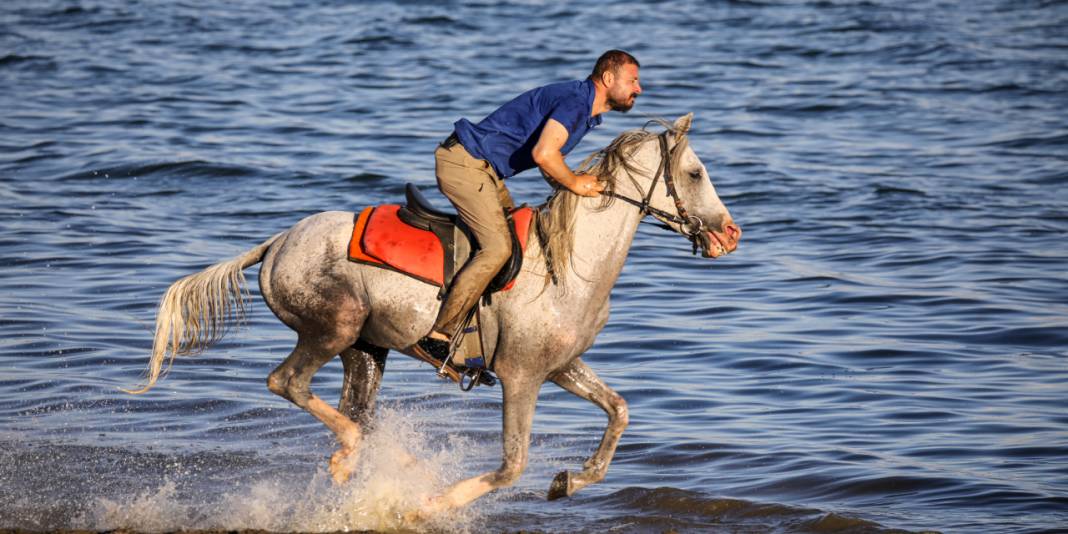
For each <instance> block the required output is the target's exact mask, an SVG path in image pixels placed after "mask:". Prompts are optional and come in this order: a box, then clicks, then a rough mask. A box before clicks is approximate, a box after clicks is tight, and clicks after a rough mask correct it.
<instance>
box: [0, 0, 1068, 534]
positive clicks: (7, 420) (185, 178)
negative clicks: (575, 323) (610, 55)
mask: <svg viewBox="0 0 1068 534" xmlns="http://www.w3.org/2000/svg"><path fill="white" fill-rule="evenodd" d="M615 47H618V48H623V49H626V50H628V51H630V52H632V53H634V54H635V55H636V56H637V57H638V58H639V60H640V61H641V62H642V66H643V68H642V79H643V85H644V89H645V94H643V95H642V96H641V97H639V99H638V103H637V105H636V107H635V109H634V110H633V111H632V112H631V113H630V114H627V115H621V114H609V115H607V116H606V117H605V122H604V124H603V125H602V127H600V128H598V129H597V130H596V131H595V132H593V133H591V134H590V135H589V136H587V137H586V139H585V140H584V141H583V142H582V144H581V145H580V146H579V148H578V149H577V150H576V151H575V153H573V154H572V157H571V158H569V161H570V162H571V163H572V164H577V162H578V161H580V160H581V158H582V157H583V156H585V155H586V154H588V153H590V152H592V151H594V150H596V149H597V148H600V147H602V146H604V145H605V144H607V143H608V142H609V141H610V140H611V139H612V138H614V137H615V135H617V134H618V133H620V132H622V131H624V130H626V129H630V128H636V127H640V126H642V125H643V124H644V123H645V121H646V120H648V119H649V118H651V117H667V118H675V117H677V116H679V115H682V114H684V113H687V112H691V111H692V112H694V114H695V122H694V131H693V132H692V134H691V143H692V145H693V147H694V149H695V151H696V152H697V153H698V155H699V156H700V157H701V158H702V159H703V161H704V162H705V163H706V164H707V165H708V168H709V172H710V174H711V175H712V178H713V181H714V183H715V184H716V187H717V190H718V191H719V193H720V195H721V197H722V198H723V199H724V201H725V202H726V204H727V205H728V207H729V208H730V210H731V212H732V214H733V215H734V217H735V219H736V221H737V222H738V223H739V224H740V225H741V226H742V228H743V229H744V231H745V237H744V238H743V240H742V243H741V246H740V247H739V249H738V251H737V252H736V253H735V254H732V255H730V256H728V257H726V258H722V259H718V260H715V261H709V260H705V259H701V258H694V257H692V256H690V255H689V250H688V247H689V245H688V243H686V242H685V241H684V240H683V239H681V238H679V237H678V236H674V235H671V234H668V233H665V232H661V231H660V230H657V229H656V228H654V227H652V226H648V227H645V226H643V228H642V229H641V230H640V231H639V234H638V236H637V238H636V240H635V244H634V248H633V249H632V252H631V256H630V259H629V260H628V264H627V267H626V269H625V271H624V272H623V275H622V276H621V278H620V280H619V284H618V286H617V287H616V288H615V291H614V293H613V315H612V317H611V320H610V321H609V323H608V326H607V327H606V328H605V330H604V331H603V333H602V334H601V336H600V337H599V339H598V342H597V344H596V345H595V346H594V347H593V349H591V350H590V351H589V353H588V354H587V355H586V360H587V361H588V363H589V364H590V365H591V366H592V367H593V368H594V369H596V370H597V372H598V373H599V374H600V375H601V377H602V378H603V379H604V380H605V381H606V382H607V383H608V384H610V385H612V386H613V387H615V388H616V389H617V390H618V391H619V392H620V393H621V394H622V395H623V397H624V398H625V399H626V400H627V401H628V402H629V405H630V413H631V424H630V427H629V428H628V430H627V432H626V433H625V434H624V436H623V439H622V442H621V444H620V447H619V451H618V454H617V456H616V460H615V462H614V464H613V465H612V468H611V470H610V471H609V474H608V477H607V479H606V480H605V481H604V482H602V483H600V484H598V485H595V486H591V487H589V488H587V489H585V490H583V491H581V492H579V493H578V494H576V495H575V496H574V497H573V498H571V499H568V500H564V501H555V502H546V501H545V493H546V489H547V488H548V485H549V481H550V480H551V478H552V476H553V475H554V474H555V473H556V472H557V471H559V470H561V469H567V468H570V469H576V468H579V467H580V466H581V463H582V461H583V460H584V459H585V458H586V457H587V456H588V455H589V454H590V453H591V452H592V451H593V449H594V447H595V446H596V443H597V440H598V439H599V437H600V433H601V430H602V428H603V425H604V422H605V418H604V416H603V414H602V413H601V412H600V411H599V410H598V409H597V408H595V407H593V406H592V405H589V404H587V403H585V402H584V401H581V400H579V399H577V398H575V397H572V396H571V395H569V394H567V393H564V392H563V391H561V390H559V389H557V388H556V387H555V386H552V385H551V384H550V385H548V386H546V387H544V388H543V390H542V394H541V399H540V403H539V408H538V413H537V415H536V417H535V426H534V435H533V443H532V449H531V460H530V463H529V467H528V469H527V471H526V473H525V475H524V477H523V478H522V479H521V480H520V482H519V483H518V484H517V485H516V486H514V487H513V488H510V489H507V490H502V491H500V492H497V493H496V494H493V495H492V496H490V497H488V498H486V499H483V500H480V501H478V502H477V503H475V504H474V505H473V506H471V507H469V508H468V509H466V510H464V511H463V512H462V513H460V514H456V515H453V516H449V517H443V518H439V519H438V520H437V521H435V522H433V523H431V524H428V525H426V528H429V529H432V530H434V529H436V530H441V531H467V532H483V531H492V532H503V531H516V530H524V531H544V532H604V531H613V532H664V531H668V530H672V529H674V530H675V531H678V532H702V531H716V532H744V533H748V532H769V531H774V532H870V531H884V530H897V529H900V530H908V531H926V530H932V531H944V532H976V533H979V532H982V533H991V532H993V533H1000V532H1040V531H1053V530H1057V529H1064V528H1068V415H1065V414H1066V413H1068V412H1066V410H1065V408H1066V407H1068V403H1066V399H1068V363H1066V362H1068V272H1066V267H1068V245H1066V242H1065V238H1066V235H1068V187H1065V184H1066V182H1068V113H1066V112H1065V110H1066V109H1068V3H1066V2H1063V1H1056V0H1048V1H1038V0H1033V1H1032V0H1026V1H1015V0H1014V1H1009V0H978V1H974V2H951V1H934V0H922V1H917V2H894V1H890V0H871V1H859V0H858V1H852V0H849V1H833V0H832V1H803V0H784V1H770V0H769V1H757V0H752V1H743V0H738V1H709V2H697V1H681V2H648V3H634V4H626V3H615V2H613V3H607V4H606V3H601V2H592V1H588V0H580V1H574V2H568V3H553V2H507V3H494V2H474V1H462V2H452V1H441V2H421V1H406V2H397V3H394V4H378V3H361V2H342V1H334V2H330V1H323V2H290V1H282V0H270V1H266V2H259V1H256V2H253V1H247V0H238V1H233V2H162V1H120V0H84V1H71V0H42V1H18V0H15V1H8V2H5V3H4V4H3V6H2V7H0V325H2V329H0V332H2V334H3V335H2V337H0V528H23V529H32V530H47V529H71V528H84V529H91V530H108V529H116V528H124V529H132V530H142V531H159V530H175V529H242V528H262V529H268V530H276V531H293V530H305V531H306V530H361V529H375V530H390V529H395V528H398V527H399V523H398V522H397V516H398V514H400V513H402V512H403V510H404V509H405V507H406V506H409V505H410V503H412V502H413V500H414V499H417V498H418V497H419V496H420V495H425V494H428V493H429V492H431V491H433V490H435V489H436V488H441V487H443V486H444V485H446V484H449V483H451V482H454V481H456V480H458V479H460V478H462V477H466V476H471V475H472V474H474V473H477V472H481V471H485V470H487V469H492V468H494V467H496V465H498V462H499V453H500V443H499V429H500V418H499V417H500V414H499V405H500V391H499V388H493V389H489V388H479V389H477V390H476V391H474V392H472V393H469V394H462V393H460V392H459V391H458V390H457V388H456V387H455V386H453V385H450V384H448V383H443V382H441V381H439V380H437V379H435V378H434V376H433V371H432V370H431V369H430V368H429V367H426V366H423V365H422V364H419V363H417V362H416V361H414V360H411V359H409V358H403V357H394V358H392V359H391V360H390V362H389V364H388V366H387V372H386V377H385V380H384V385H383V389H382V393H381V396H380V402H381V403H382V404H381V409H380V411H379V413H378V424H377V430H376V431H375V433H374V434H372V435H371V436H370V437H369V438H368V443H367V445H366V447H365V449H364V452H363V456H362V458H363V460H362V462H363V463H362V464H361V467H360V471H359V473H358V475H357V476H356V478H355V479H354V480H353V481H352V482H351V483H350V484H348V485H346V486H343V487H340V488H335V487H333V486H332V485H331V484H330V482H329V476H328V475H327V474H326V471H325V464H326V460H327V459H328V458H329V455H330V453H331V452H332V450H333V442H332V439H331V436H330V435H329V433H328V432H327V431H326V429H325V428H324V427H323V426H322V425H320V424H319V423H318V422H316V421H315V420H313V419H312V417H311V416H309V415H308V414H306V413H304V412H303V411H301V410H300V409H298V408H296V407H295V406H293V405H291V404H289V403H287V402H286V401H284V400H283V399H281V398H279V397H276V396H275V395H273V394H271V393H270V392H268V391H267V389H266V387H265V378H266V376H267V373H269V372H270V370H271V369H273V368H274V366H276V365H277V364H278V363H279V362H281V360H282V359H283V358H284V357H285V356H286V355H287V354H288V353H289V351H290V350H291V349H292V345H293V343H294V340H295V335H294V334H293V332H291V331H289V330H288V329H287V328H286V327H285V326H283V325H282V324H281V323H280V322H278V321H277V320H276V319H275V318H274V317H273V315H271V313H270V312H269V311H268V310H267V308H266V306H265V305H264V304H263V302H262V300H260V299H259V298H258V295H257V294H256V284H255V273H256V268H252V269H250V270H249V272H248V276H249V278H250V281H252V283H251V284H250V285H251V287H252V291H253V295H252V296H253V299H254V300H253V302H254V304H253V306H252V310H251V315H250V317H249V321H248V324H247V326H246V327H245V328H242V329H239V330H236V331H234V332H232V333H231V334H230V335H229V336H228V337H227V338H225V339H224V341H223V342H222V343H220V344H219V345H217V346H216V347H214V348H213V349H211V350H210V351H208V352H207V353H205V354H203V355H201V356H198V357H190V358H182V359H179V360H178V361H177V362H176V363H175V365H174V367H173V370H172V372H171V373H170V374H169V376H167V377H166V378H165V379H164V380H163V381H162V382H161V383H160V384H159V386H157V387H156V388H155V389H154V390H153V391H151V392H150V393H149V394H146V395H143V396H139V397H133V396H129V395H126V394H123V393H121V392H119V391H117V389H116V388H117V387H119V386H123V387H129V386H132V385H134V384H137V383H138V381H139V379H140V378H139V377H140V375H141V373H142V371H143V369H144V366H145V363H146V360H147V357H148V352H149V348H150V346H151V337H152V336H151V328H152V324H153V321H154V317H155V306H156V303H157V300H158V299H159V297H160V295H161V294H162V293H163V291H164V290H165V289H166V288H167V286H168V285H170V283H172V282H173V281H174V280H176V279H177V278H179V277H181V276H184V275H186V274H189V273H192V272H195V271H198V270H200V269H202V268H204V267H206V266H207V265H210V264H212V263H215V262H216V261H219V260H222V259H226V258H229V257H232V256H234V255H236V254H238V253H240V252H242V251H244V250H246V249H248V248H250V247H252V246H253V245H255V244H258V243H260V242H261V241H262V240H264V239H265V238H266V237H268V236H270V235H272V234H273V233H275V232H278V231H281V230H283V229H285V228H288V227H290V226H291V225H293V224H294V223H296V222H297V221H298V220H300V219H301V218H303V217H305V216H307V215H309V214H312V213H315V212H318V211H324V210H335V209H343V210H356V209H359V208H361V207H363V206H366V205H369V204H374V203H381V202H395V201H397V200H398V199H400V198H401V194H402V187H403V184H404V183H405V182H406V181H411V182H415V183H417V184H420V185H422V186H424V189H425V190H427V191H428V192H432V193H433V194H432V199H434V200H435V201H436V202H437V203H438V204H439V205H442V206H443V205H445V202H444V200H443V198H442V197H441V196H440V195H439V194H438V193H437V192H436V191H434V190H433V183H434V179H433V165H434V163H433V156H432V153H433V150H434V148H435V145H436V143H437V142H438V141H440V140H441V139H442V138H444V137H445V136H446V135H448V133H449V132H450V130H451V124H452V122H453V121H455V120H456V119H458V118H460V117H464V116H466V117H468V118H471V119H472V120H477V119H479V118H481V117H482V116H484V115H485V114H486V113H488V112H490V111H492V110H493V109H494V108H495V107H496V106H497V105H499V104H501V103H503V102H504V101H506V100H507V99H509V98H511V97H512V96H514V95H515V94H518V93H519V92H520V91H522V90H525V89H527V88H530V87H534V86H536V85H540V84H544V83H549V82H554V81H561V80H568V79H579V78H582V77H584V76H585V75H586V74H587V73H588V71H589V69H590V68H591V66H592V63H593V61H594V60H595V59H596V57H597V56H598V55H599V54H600V53H601V52H602V51H604V50H606V49H609V48H615ZM509 186H510V187H511V189H512V191H513V195H514V196H515V197H517V199H518V200H521V201H527V202H531V203H538V202H541V201H542V200H543V199H544V198H545V196H546V195H547V194H548V188H547V186H546V185H545V184H544V183H543V182H542V180H541V179H540V177H539V176H538V175H537V173H536V172H528V173H526V174H522V175H519V176H517V177H515V178H514V179H512V180H510V182H509ZM340 382H341V367H340V363H339V362H337V361H335V362H332V363H331V364H329V365H327V367H325V368H324V369H323V371H322V372H321V373H320V374H319V375H318V376H317V377H316V381H315V383H314V388H315V390H316V391H317V392H318V393H319V394H320V395H321V396H323V397H324V398H326V399H328V400H329V399H335V398H336V395H337V392H338V390H339V387H340ZM398 443H403V444H405V446H406V447H407V448H408V449H410V450H412V451H413V452H415V453H416V454H417V456H419V457H420V458H422V459H424V460H425V463H424V464H422V465H421V466H419V467H417V468H402V467H400V466H399V464H398V461H397V457H396V451H397V444H398Z"/></svg>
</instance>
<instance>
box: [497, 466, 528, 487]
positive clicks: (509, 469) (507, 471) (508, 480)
mask: <svg viewBox="0 0 1068 534" xmlns="http://www.w3.org/2000/svg"><path fill="white" fill-rule="evenodd" d="M523 467H524V466H522V465H515V466H505V467H502V468H500V469H499V470H497V472H496V473H494V474H493V486H494V487H496V488H507V487H510V486H512V485H514V484H515V483H516V482H519V477H521V476H522V475H523Z"/></svg>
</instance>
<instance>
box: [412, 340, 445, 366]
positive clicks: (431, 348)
mask: <svg viewBox="0 0 1068 534" xmlns="http://www.w3.org/2000/svg"><path fill="white" fill-rule="evenodd" d="M416 346H418V347H419V348H420V349H423V352H425V353H426V354H427V356H430V357H432V358H434V359H435V360H438V361H441V362H443V361H445V360H447V359H449V341H448V340H447V339H438V338H436V337H430V336H426V337H424V338H423V339H420V340H419V341H418V342H416Z"/></svg>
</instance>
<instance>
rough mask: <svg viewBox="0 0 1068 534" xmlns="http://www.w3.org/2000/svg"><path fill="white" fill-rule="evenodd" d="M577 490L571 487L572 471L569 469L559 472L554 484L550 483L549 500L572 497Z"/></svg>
mask: <svg viewBox="0 0 1068 534" xmlns="http://www.w3.org/2000/svg"><path fill="white" fill-rule="evenodd" d="M574 492H575V491H574V490H573V489H571V473H568V472H567V471H561V472H559V473H558V474H557V475H556V477H555V478H553V482H552V484H549V500H550V501H555V500H556V499H560V498H563V497H570V496H571V494H572V493H574Z"/></svg>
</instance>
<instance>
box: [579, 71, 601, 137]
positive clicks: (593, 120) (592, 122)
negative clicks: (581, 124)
mask: <svg viewBox="0 0 1068 534" xmlns="http://www.w3.org/2000/svg"><path fill="white" fill-rule="evenodd" d="M582 86H583V87H585V88H586V128H593V127H595V126H597V125H599V124H601V120H602V119H603V117H601V115H597V116H596V117H591V116H590V114H591V113H593V97H595V96H597V90H596V88H594V86H593V80H591V79H589V78H586V81H584V82H582Z"/></svg>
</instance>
